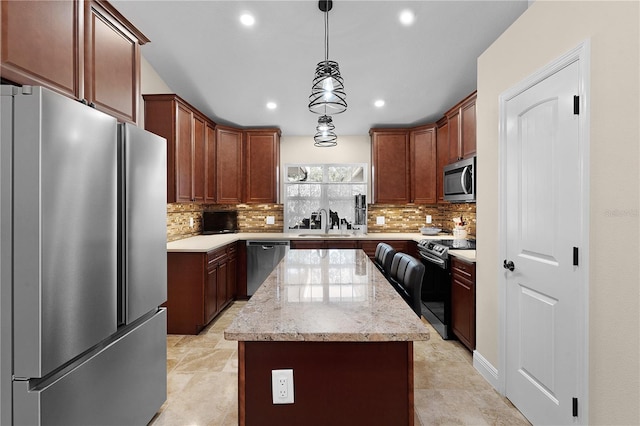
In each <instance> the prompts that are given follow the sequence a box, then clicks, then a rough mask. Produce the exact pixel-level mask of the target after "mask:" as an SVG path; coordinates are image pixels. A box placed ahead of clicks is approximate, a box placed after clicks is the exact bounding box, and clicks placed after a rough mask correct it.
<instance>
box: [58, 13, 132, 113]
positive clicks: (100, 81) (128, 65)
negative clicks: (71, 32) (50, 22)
mask: <svg viewBox="0 0 640 426" xmlns="http://www.w3.org/2000/svg"><path fill="white" fill-rule="evenodd" d="M54 3H57V2H54ZM63 3H64V2H63ZM86 7H87V11H86V21H85V26H86V28H85V35H86V36H85V58H84V62H85V88H84V89H85V98H86V99H87V101H89V102H93V103H94V104H95V106H96V109H99V110H101V111H103V112H106V113H107V114H110V115H112V116H114V117H116V118H118V119H119V120H121V121H128V122H130V123H134V124H135V123H136V121H137V116H138V97H139V86H140V52H139V45H138V39H137V37H136V36H134V34H133V33H132V32H131V31H129V30H128V29H127V28H125V27H124V26H123V25H121V24H120V23H119V22H117V20H116V19H115V18H114V17H113V15H112V14H110V13H109V12H108V11H107V10H106V9H104V8H103V7H102V6H100V5H99V4H97V3H96V2H94V1H90V2H87V6H86Z"/></svg>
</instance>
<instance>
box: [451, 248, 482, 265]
mask: <svg viewBox="0 0 640 426" xmlns="http://www.w3.org/2000/svg"><path fill="white" fill-rule="evenodd" d="M449 254H450V255H451V256H455V257H458V258H460V259H462V260H466V261H467V262H473V263H475V261H476V251H475V250H455V249H453V250H449Z"/></svg>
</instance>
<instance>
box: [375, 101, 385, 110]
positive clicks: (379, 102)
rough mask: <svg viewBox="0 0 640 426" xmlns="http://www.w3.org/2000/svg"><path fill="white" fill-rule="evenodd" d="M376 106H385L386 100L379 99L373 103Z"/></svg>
mask: <svg viewBox="0 0 640 426" xmlns="http://www.w3.org/2000/svg"><path fill="white" fill-rule="evenodd" d="M373 104H374V105H375V106H377V107H378V108H381V107H383V106H384V101H383V100H382V99H378V100H377V101H375V102H374V103H373Z"/></svg>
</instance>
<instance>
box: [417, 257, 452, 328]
mask: <svg viewBox="0 0 640 426" xmlns="http://www.w3.org/2000/svg"><path fill="white" fill-rule="evenodd" d="M420 256H421V257H422V263H423V264H424V266H425V271H424V278H423V280H422V306H423V309H422V315H423V316H424V317H425V318H426V319H427V321H429V323H430V324H431V325H432V326H433V328H435V329H436V331H437V332H438V334H440V336H442V338H443V339H445V340H447V339H451V338H453V333H452V332H451V274H450V272H449V265H448V263H449V262H448V261H447V260H443V259H438V258H432V257H429V256H427V255H425V254H423V253H421V254H420Z"/></svg>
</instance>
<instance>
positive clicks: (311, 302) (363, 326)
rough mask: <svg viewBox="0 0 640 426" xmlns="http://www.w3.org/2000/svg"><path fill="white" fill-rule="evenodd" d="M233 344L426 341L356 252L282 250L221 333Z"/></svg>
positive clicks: (412, 316)
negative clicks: (272, 268)
mask: <svg viewBox="0 0 640 426" xmlns="http://www.w3.org/2000/svg"><path fill="white" fill-rule="evenodd" d="M224 336H225V339H227V340H239V341H312V342H383V341H415V340H428V339H429V330H428V329H427V328H426V326H425V325H424V324H423V323H422V321H420V320H419V319H418V317H417V316H416V314H415V313H414V312H413V310H412V309H411V308H410V307H409V305H407V304H406V302H405V301H404V300H403V299H402V298H401V297H400V295H398V293H397V292H396V290H395V289H394V288H393V287H392V286H391V284H389V282H388V281H387V280H386V279H385V278H384V276H383V275H382V274H381V273H380V272H379V271H378V269H377V268H376V267H375V265H374V264H373V262H371V260H369V258H368V257H367V255H366V254H365V253H364V252H363V251H362V250H348V249H347V250H288V251H287V254H286V255H285V257H284V259H283V260H282V262H280V264H279V265H278V266H277V267H276V269H274V270H273V272H272V273H271V274H270V275H269V277H267V279H266V280H265V282H264V283H263V284H262V285H261V286H260V288H259V289H258V290H257V291H256V293H255V294H254V295H253V296H252V297H251V299H250V300H249V301H248V302H247V304H246V305H245V307H244V308H243V309H242V310H241V311H240V313H239V314H238V315H237V316H236V318H235V319H234V321H233V322H232V323H231V325H230V326H229V327H228V328H227V329H226V330H225V332H224Z"/></svg>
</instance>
